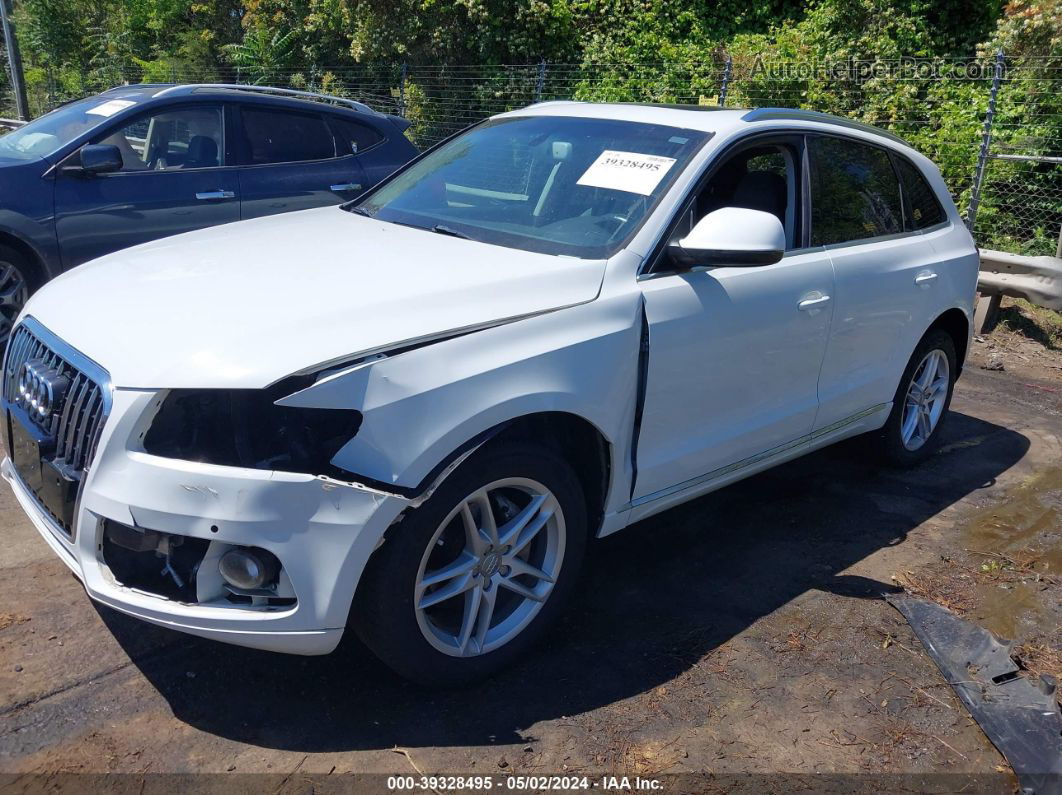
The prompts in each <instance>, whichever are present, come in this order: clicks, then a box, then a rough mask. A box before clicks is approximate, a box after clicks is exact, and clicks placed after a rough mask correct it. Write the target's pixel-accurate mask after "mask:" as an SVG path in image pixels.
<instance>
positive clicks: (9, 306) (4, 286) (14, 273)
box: [0, 244, 40, 351]
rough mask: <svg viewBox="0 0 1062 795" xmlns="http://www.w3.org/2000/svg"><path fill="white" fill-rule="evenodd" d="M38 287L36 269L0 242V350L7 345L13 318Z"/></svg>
mask: <svg viewBox="0 0 1062 795" xmlns="http://www.w3.org/2000/svg"><path fill="white" fill-rule="evenodd" d="M38 287H40V280H39V279H38V278H37V271H36V269H35V268H34V267H33V266H32V265H31V264H30V263H29V262H28V261H27V260H26V258H25V257H24V256H22V255H21V254H19V253H18V252H17V251H16V250H15V249H13V248H11V247H9V246H5V245H2V244H0V351H2V350H3V349H4V348H5V347H6V346H7V340H8V338H9V337H10V336H11V330H12V328H14V325H15V319H16V318H17V317H18V315H19V313H20V312H21V311H22V308H23V307H24V306H25V305H26V301H28V300H29V297H30V295H31V294H33V292H35V291H36V289H37V288H38Z"/></svg>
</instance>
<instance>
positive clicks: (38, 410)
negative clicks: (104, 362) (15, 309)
mask: <svg viewBox="0 0 1062 795" xmlns="http://www.w3.org/2000/svg"><path fill="white" fill-rule="evenodd" d="M2 380H3V383H2V385H0V391H2V394H3V407H4V412H3V413H4V420H5V421H6V431H7V434H6V442H7V449H8V454H9V455H10V457H11V460H12V465H13V467H14V469H15V471H16V472H17V473H18V476H19V479H20V481H21V482H22V485H23V486H24V487H25V488H26V489H27V490H28V491H29V492H30V493H31V494H32V496H33V497H34V500H35V502H36V503H37V506H38V508H40V509H41V510H42V511H43V512H44V513H46V514H48V515H49V516H50V517H51V518H52V520H53V521H54V522H55V524H57V525H58V526H59V527H60V528H61V529H62V530H63V531H64V532H65V533H66V534H67V536H68V537H69V538H70V539H73V537H74V522H75V515H76V512H77V504H78V498H79V497H80V495H81V485H82V482H83V476H84V474H85V472H86V471H87V470H88V468H89V466H90V465H91V463H92V458H93V455H95V452H96V445H97V444H98V443H99V438H100V433H101V431H102V430H103V424H104V421H105V419H106V415H107V411H108V408H109V406H110V400H109V398H110V392H109V391H106V390H109V389H110V379H109V377H108V376H107V373H106V371H105V370H103V369H102V368H100V366H99V365H97V364H96V363H95V362H93V361H91V360H90V359H87V358H85V357H84V356H83V355H82V354H80V353H78V352H77V351H76V350H74V349H73V348H70V347H69V346H67V345H66V344H65V343H64V342H63V341H62V340H60V339H58V338H57V337H55V336H54V335H52V333H51V332H49V331H48V330H47V329H46V328H44V327H43V326H41V325H40V323H38V322H37V321H36V320H34V319H33V318H27V319H26V321H25V323H24V324H23V325H20V326H19V327H18V328H16V329H15V331H14V333H13V334H12V335H11V340H10V342H9V344H8V349H7V358H6V360H5V364H4V371H3V373H2ZM44 396H46V397H44Z"/></svg>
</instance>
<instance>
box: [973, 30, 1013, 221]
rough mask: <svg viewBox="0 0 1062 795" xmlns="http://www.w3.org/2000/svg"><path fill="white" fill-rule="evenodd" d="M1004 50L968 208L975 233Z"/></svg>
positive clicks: (994, 75)
mask: <svg viewBox="0 0 1062 795" xmlns="http://www.w3.org/2000/svg"><path fill="white" fill-rule="evenodd" d="M1003 59H1004V55H1003V48H1002V47H1000V48H999V51H998V52H997V53H996V63H995V69H994V70H993V72H992V88H991V89H989V92H988V111H987V112H986V113H985V123H984V127H983V129H982V132H981V149H980V150H979V151H978V153H977V168H976V169H975V170H974V178H973V185H972V186H971V188H970V204H969V205H968V206H967V208H966V228H967V229H969V230H970V232H973V231H974V224H976V223H977V208H978V207H979V206H980V205H981V189H982V188H983V187H984V182H985V166H986V165H987V164H988V157H989V148H990V147H991V145H992V122H993V120H994V119H995V118H996V98H997V97H998V96H999V83H1000V81H1001V80H1002V79H1003V66H1004V60H1003Z"/></svg>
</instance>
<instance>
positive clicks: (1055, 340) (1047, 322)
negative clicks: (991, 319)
mask: <svg viewBox="0 0 1062 795" xmlns="http://www.w3.org/2000/svg"><path fill="white" fill-rule="evenodd" d="M999 323H1000V325H1001V326H1004V327H1005V328H1006V329H1007V330H1008V331H1010V332H1012V333H1015V334H1020V335H1021V336H1023V337H1026V338H1028V339H1030V340H1033V341H1034V342H1038V343H1040V344H1041V345H1043V346H1044V347H1045V348H1047V349H1048V350H1052V351H1058V350H1062V314H1060V313H1058V312H1055V311H1054V310H1052V309H1044V308H1043V307H1041V306H1035V305H1033V304H1030V303H1029V302H1028V301H1026V300H1025V299H1022V298H1009V299H1004V303H1003V306H1002V307H1001V309H1000V311H999Z"/></svg>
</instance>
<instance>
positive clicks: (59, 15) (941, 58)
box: [0, 0, 1062, 253]
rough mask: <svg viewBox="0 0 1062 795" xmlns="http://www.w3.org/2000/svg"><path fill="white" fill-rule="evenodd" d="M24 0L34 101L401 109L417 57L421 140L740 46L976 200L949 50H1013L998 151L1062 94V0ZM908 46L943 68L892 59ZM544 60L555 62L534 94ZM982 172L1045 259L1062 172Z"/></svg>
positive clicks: (1017, 234)
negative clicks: (880, 131)
mask: <svg viewBox="0 0 1062 795" xmlns="http://www.w3.org/2000/svg"><path fill="white" fill-rule="evenodd" d="M15 3H16V13H15V16H16V22H17V25H18V30H19V37H20V41H21V43H22V48H23V59H24V61H25V64H26V83H27V87H28V91H29V95H30V101H31V106H32V108H33V110H34V112H35V113H39V112H41V111H43V110H45V109H47V108H48V107H52V106H54V105H55V104H56V103H57V102H59V101H62V100H65V99H69V98H72V97H76V96H82V95H85V94H88V93H92V92H93V91H98V90H100V89H102V88H105V87H108V86H111V85H114V84H117V83H120V82H124V81H129V82H134V81H137V80H145V81H152V82H168V81H175V80H180V81H189V80H197V81H215V80H223V79H239V80H243V81H247V82H254V83H271V84H276V85H288V86H294V87H298V88H310V89H320V90H326V91H329V92H331V93H336V94H343V95H351V96H356V97H358V98H363V99H368V100H369V101H374V102H377V103H382V104H383V105H386V106H387V107H388V108H389V109H394V108H395V107H397V104H398V102H397V94H398V88H397V87H398V85H399V83H400V82H401V78H400V74H401V71H400V64H402V63H406V64H408V65H409V67H410V71H409V77H408V79H407V81H406V84H405V88H406V91H405V105H404V111H405V113H406V114H407V116H409V117H410V118H411V119H412V120H413V121H414V122H415V125H414V127H413V129H412V130H411V133H410V134H411V136H412V137H414V138H416V139H417V140H418V141H420V142H421V143H428V142H432V141H434V140H437V139H438V138H439V137H441V136H443V135H445V134H448V133H449V132H452V131H454V130H456V129H459V128H460V127H461V126H463V125H464V124H466V123H468V122H471V121H473V120H474V119H476V118H478V117H481V116H483V115H486V114H489V113H493V112H497V111H499V110H501V109H504V108H509V107H518V106H520V105H522V104H526V103H527V102H529V101H532V100H533V99H535V98H538V97H539V96H541V97H543V98H550V97H553V96H555V97H575V98H579V99H591V100H612V101H649V102H694V103H703V104H715V103H717V101H718V97H719V93H720V87H721V84H722V78H723V68H724V63H725V62H726V59H727V57H728V56H729V57H730V58H731V59H732V75H731V79H730V82H729V92H728V96H727V104H728V105H730V106H765V105H774V106H790V107H803V108H812V109H816V110H824V111H829V112H832V113H840V114H844V115H848V116H851V117H853V118H858V119H860V120H863V121H867V122H870V123H872V124H877V125H882V126H885V127H888V128H890V129H892V130H894V131H896V132H898V133H899V134H901V135H903V136H904V137H906V138H907V139H908V140H910V141H911V142H912V143H913V144H914V145H915V146H916V147H918V148H919V149H920V150H921V151H923V152H924V153H926V154H927V155H929V156H930V157H931V158H932V159H933V160H934V161H935V162H936V163H937V164H938V165H939V166H940V168H941V171H942V173H943V175H944V177H945V180H946V181H947V182H948V185H949V186H950V188H951V190H952V192H953V194H954V196H955V198H956V200H957V201H958V202H959V204H960V206H961V207H963V208H965V206H966V203H967V202H968V200H969V195H970V191H971V186H972V177H973V174H974V170H975V164H976V157H977V151H978V147H979V144H980V141H981V135H982V129H981V128H982V122H983V119H984V114H985V110H986V108H987V104H988V95H989V86H990V83H991V75H990V70H987V71H986V72H985V73H984V74H982V75H980V76H975V77H974V78H973V79H971V78H970V77H969V76H968V75H966V74H964V73H962V72H961V71H960V70H958V69H957V68H956V66H955V59H957V58H962V59H970V58H972V57H975V56H976V57H979V58H980V59H982V61H984V62H988V63H990V62H991V60H992V57H993V55H994V53H995V52H996V50H997V49H998V48H1000V47H1002V48H1004V50H1005V51H1006V53H1007V57H1008V60H1007V65H1008V71H1007V76H1006V79H1005V81H1004V82H1003V85H1002V88H1001V90H1000V94H999V103H998V107H997V123H996V125H995V128H994V131H993V134H994V140H993V151H994V152H1014V153H1025V154H1053V155H1058V154H1059V153H1060V152H1062V93H1059V92H1057V91H1055V90H1053V87H1054V86H1055V85H1056V83H1057V77H1058V74H1059V73H1060V72H1062V0H1013V2H1010V3H1009V4H1008V5H1007V6H1006V7H1005V8H1002V7H1001V0H811V2H810V3H807V2H798V0H757V2H755V3H747V2H741V0H15ZM911 58H917V59H920V60H919V62H918V63H919V64H921V65H923V66H924V65H925V64H930V65H932V67H933V68H932V70H930V71H929V72H919V71H917V70H915V71H913V72H910V73H906V72H904V71H903V70H902V69H900V70H898V69H897V65H898V64H900V63H901V59H911ZM540 59H545V60H546V61H548V62H550V68H549V71H548V74H547V75H546V78H545V85H544V86H541V88H542V91H541V92H540V91H539V86H538V84H537V76H538V72H537V67H536V66H535V64H537V63H538V62H539V60H540ZM853 63H854V64H856V65H857V66H852V65H853ZM503 64H528V65H529V66H526V67H517V68H510V67H505V66H502V65H503ZM561 64H566V65H564V66H562V65H561ZM780 64H786V65H788V67H789V68H788V69H779V68H777V67H778V66H779V65H780ZM470 65H476V67H477V68H476V69H469V68H468V67H469V66H470ZM794 65H802V66H803V67H804V69H803V71H802V70H801V69H794V68H792V67H793V66H794ZM846 65H847V66H846ZM462 66H463V67H464V68H462ZM838 66H840V67H841V68H838ZM871 67H873V68H871ZM879 67H885V68H884V69H882V68H879ZM2 93H4V89H3V86H2V85H0V94H2ZM985 185H986V187H985V190H984V192H983V197H982V202H981V209H980V215H979V223H978V238H979V242H980V243H981V244H982V245H984V246H997V247H1005V248H1008V249H1011V250H1022V251H1029V252H1033V253H1051V252H1052V251H1053V240H1054V239H1055V236H1056V235H1057V229H1058V225H1059V224H1060V223H1062V168H1060V167H1059V166H1057V165H1054V164H1035V163H1032V164H1031V163H1029V162H1019V161H1008V160H992V161H990V162H989V166H988V170H987V174H986V182H985Z"/></svg>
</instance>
